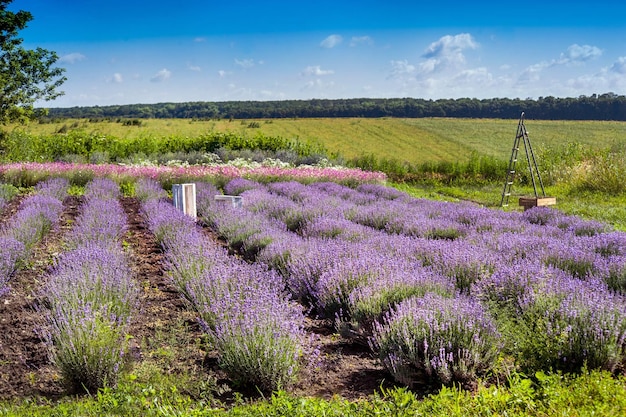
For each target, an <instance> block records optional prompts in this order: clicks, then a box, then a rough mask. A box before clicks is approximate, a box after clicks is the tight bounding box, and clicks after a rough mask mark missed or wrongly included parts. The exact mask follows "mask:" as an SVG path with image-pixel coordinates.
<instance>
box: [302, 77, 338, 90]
mask: <svg viewBox="0 0 626 417" xmlns="http://www.w3.org/2000/svg"><path fill="white" fill-rule="evenodd" d="M334 86H335V83H334V82H332V81H330V82H324V81H322V80H320V79H319V78H317V79H315V80H311V81H308V82H307V83H306V84H305V85H304V86H303V87H302V89H303V90H323V89H327V88H332V87H334Z"/></svg>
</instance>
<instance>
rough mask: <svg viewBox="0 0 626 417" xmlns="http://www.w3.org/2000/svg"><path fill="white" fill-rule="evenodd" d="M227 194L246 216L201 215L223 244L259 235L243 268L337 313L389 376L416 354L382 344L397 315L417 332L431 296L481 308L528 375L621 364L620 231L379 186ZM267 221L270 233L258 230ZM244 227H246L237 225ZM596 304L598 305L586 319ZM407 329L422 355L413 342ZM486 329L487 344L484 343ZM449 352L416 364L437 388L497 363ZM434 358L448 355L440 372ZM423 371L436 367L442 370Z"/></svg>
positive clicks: (215, 209) (233, 212)
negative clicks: (260, 267)
mask: <svg viewBox="0 0 626 417" xmlns="http://www.w3.org/2000/svg"><path fill="white" fill-rule="evenodd" d="M225 192H228V193H240V194H241V195H242V196H243V197H244V201H245V204H244V207H243V209H235V208H231V207H228V206H221V207H220V206H217V205H216V204H215V203H206V207H203V210H202V211H201V212H202V215H203V216H204V217H205V218H214V219H215V220H212V221H211V222H210V223H212V224H214V225H215V226H216V227H217V230H229V229H231V230H234V231H236V232H232V231H231V232H229V233H224V234H223V236H224V237H225V238H227V239H229V238H230V236H235V237H237V238H238V239H239V240H240V241H241V243H238V246H241V247H245V246H246V244H247V242H248V240H249V239H250V238H252V237H254V238H255V239H256V240H259V238H260V237H263V238H264V239H265V240H264V245H263V247H262V248H261V249H260V250H259V251H258V253H257V254H256V255H255V256H254V259H255V260H256V261H257V262H260V263H264V264H266V265H268V266H270V267H271V268H273V269H274V270H276V271H279V272H280V273H281V275H282V277H283V280H284V284H285V286H286V288H288V289H289V290H290V292H291V293H292V295H293V296H294V297H296V298H297V299H299V300H300V301H302V302H303V303H306V304H308V305H309V306H310V307H313V309H314V311H316V312H317V314H319V315H322V316H325V317H328V318H333V317H335V318H337V319H338V323H339V325H340V326H341V327H340V328H341V329H342V330H346V329H347V330H346V332H345V333H347V334H350V335H354V334H357V335H359V336H360V337H366V338H369V340H370V344H371V345H372V346H374V347H377V350H378V352H379V354H380V355H381V360H382V361H383V363H385V364H386V365H388V366H389V367H390V370H391V371H392V373H394V374H396V373H397V372H399V373H398V375H399V374H401V373H402V371H398V370H397V369H396V370H394V369H392V368H393V367H392V364H393V366H396V367H397V366H398V364H399V363H402V364H404V365H403V366H404V367H405V368H407V369H405V371H407V372H408V373H409V374H411V372H413V371H415V366H418V365H415V362H414V359H410V358H402V359H400V358H398V357H395V358H392V356H393V355H396V356H397V355H398V352H406V351H407V349H408V347H407V346H404V347H402V346H401V344H400V345H397V346H396V347H395V348H393V349H391V348H389V349H387V348H385V349H381V348H380V346H382V345H386V344H387V341H385V340H386V339H388V338H390V337H391V336H390V334H391V333H393V331H392V329H393V328H395V327H394V326H395V324H394V323H396V319H395V317H396V316H400V315H402V314H408V313H406V312H405V309H409V310H413V313H411V315H412V317H413V320H415V323H414V324H415V326H417V327H419V326H418V324H417V323H422V322H423V320H422V319H420V317H422V315H423V314H432V311H430V310H432V309H426V310H425V309H424V307H423V306H422V307H417V306H416V303H415V302H414V301H408V300H411V299H414V298H422V297H423V296H424V295H425V294H428V293H433V292H434V293H436V294H439V296H440V297H443V298H444V299H447V300H452V301H451V302H450V303H451V304H450V303H448V302H441V303H440V302H438V303H433V305H442V306H447V307H445V308H447V309H454V305H456V304H455V303H457V302H458V303H468V302H469V303H473V304H479V303H480V304H481V308H482V309H483V310H484V311H483V312H484V313H485V314H483V315H482V316H481V317H483V323H482V325H484V326H485V328H492V326H493V324H494V323H498V325H499V326H501V327H502V328H503V329H507V332H504V333H505V334H504V339H505V341H506V343H504V345H503V348H502V349H503V350H502V353H501V354H510V355H512V356H515V357H516V359H517V360H518V362H519V364H520V365H521V366H523V367H525V368H527V369H528V370H533V369H534V370H536V369H537V368H541V367H542V366H544V365H545V364H548V365H549V366H552V367H553V368H554V369H564V370H576V369H580V368H581V367H582V366H583V364H585V363H586V364H588V366H592V367H595V368H604V369H614V368H615V367H616V366H617V364H618V363H619V362H620V361H621V352H623V349H624V348H625V345H624V323H625V321H626V319H625V317H626V314H625V313H624V305H626V303H625V301H624V297H623V296H622V295H621V294H622V293H624V292H625V290H626V234H624V233H622V232H614V231H610V230H609V229H608V228H607V227H606V226H605V225H602V224H600V223H597V222H592V221H585V220H582V219H580V218H577V217H574V216H566V215H563V214H562V213H559V212H558V211H556V210H553V209H549V208H536V209H533V210H529V211H527V212H524V213H523V214H521V213H505V212H501V211H495V210H489V209H486V208H482V207H478V206H476V205H473V204H469V203H461V204H453V203H442V202H433V201H427V200H420V199H413V198H410V197H408V196H406V195H404V194H402V193H399V192H397V191H395V190H391V189H389V188H386V187H381V186H378V185H362V186H360V187H359V188H357V189H350V188H348V187H344V186H340V185H337V184H331V183H316V184H311V185H302V184H298V183H292V182H289V183H275V184H268V185H261V184H257V183H254V182H251V181H247V180H233V181H231V183H229V184H227V185H226V186H225ZM207 201H208V199H207ZM203 204H204V203H203ZM211 210H212V211H211ZM244 219H245V220H244ZM294 219H295V220H294ZM270 221H271V227H264V226H263V225H268V224H270V223H268V222H270ZM252 224H254V225H255V226H254V228H253V230H251V229H250V228H249V227H248V226H247V225H252ZM270 230H271V231H270ZM249 231H251V232H252V233H248V232H249ZM528 271H535V272H534V275H533V274H530V272H528ZM542 271H548V272H545V273H543V272H542ZM527 273H528V274H530V275H531V276H533V277H535V278H536V281H533V280H530V279H529V275H528V274H527ZM555 276H558V277H559V279H556V278H554V277H555ZM533 283H534V284H533ZM572 288H576V290H575V291H574V290H572ZM485 294H489V296H486V295H485ZM566 294H570V295H569V296H566ZM572 294H575V295H572ZM463 299H464V300H466V301H460V300H463ZM467 300H469V301H467ZM498 300H499V301H498ZM521 300H525V301H524V302H522V301H521ZM601 300H606V303H604V304H603V303H602V302H601ZM594 304H602V306H601V307H597V308H595V310H594V309H593V307H592V306H593V305H594ZM402 306H404V307H402ZM406 306H410V307H406ZM511 306H514V307H515V308H514V307H511ZM487 310H488V311H489V314H487V313H486V311H487ZM429 311H430V312H429ZM539 311H543V312H544V313H545V314H544V315H541V314H539ZM402 312H404V313H402ZM441 317H443V319H444V320H446V323H448V324H446V326H447V327H446V326H444V327H445V328H454V326H452V323H453V321H454V320H458V319H459V318H458V317H457V318H455V316H454V315H451V314H444V315H443V316H441ZM520 317H522V318H523V319H520ZM582 318H584V319H582ZM494 320H495V322H494ZM420 326H421V325H420ZM450 326H452V327H450ZM431 327H432V326H431ZM373 328H376V329H377V331H376V333H372V329H373ZM431 330H433V328H431ZM389 332H391V333H389ZM433 332H434V333H432V334H431V336H432V337H435V338H437V337H442V338H444V339H443V340H440V343H441V345H442V346H443V345H445V338H446V337H455V336H458V334H456V333H458V332H456V333H454V334H449V333H446V332H440V333H437V332H435V331H434V330H433ZM435 333H437V334H435ZM405 334H409V333H405ZM410 334H413V336H411V338H410V339H411V340H413V342H412V343H413V347H414V348H415V349H418V350H419V349H420V348H419V346H420V344H422V342H423V340H424V339H423V338H422V339H419V337H421V336H419V337H418V336H416V334H417V333H410ZM495 334H496V333H493V334H491V335H490V336H487V335H486V333H485V336H484V337H485V338H487V339H486V340H491V339H492V338H493V337H496V336H494V335H495ZM545 335H549V337H545ZM394 337H395V336H394ZM394 337H391V339H393V340H396V341H397V339H394ZM481 337H482V336H481ZM490 338H491V339H490ZM383 339H384V340H383ZM433 340H434V339H433ZM461 340H465V339H463V338H461ZM555 340H556V341H557V342H558V343H557V342H555ZM478 342H480V343H478ZM483 342H484V341H480V340H478V339H477V344H474V345H472V344H470V346H466V347H465V348H467V349H469V350H468V351H467V352H466V354H467V355H470V353H472V352H473V353H474V354H476V355H479V356H480V355H482V354H480V349H479V350H478V351H476V350H475V349H478V347H479V346H482V343H483ZM403 343H404V342H403ZM430 343H431V345H432V343H435V342H433V341H431V342H430ZM468 343H469V342H468ZM409 344H410V343H409ZM519 346H526V348H523V349H519ZM394 349H395V350H394ZM456 349H457V351H456V352H452V351H448V350H444V351H441V352H434V351H432V350H430V352H431V354H432V355H435V353H436V355H439V356H438V358H439V359H437V357H435V356H430V357H428V356H427V355H426V354H424V355H422V356H420V358H421V359H420V360H421V361H422V363H421V365H419V366H418V368H420V369H421V371H420V372H422V373H423V372H427V373H428V372H430V374H436V375H437V376H438V378H439V379H440V380H441V381H448V382H449V381H451V379H454V378H457V380H459V379H463V378H465V379H466V378H468V374H463V373H462V372H461V373H459V372H458V370H457V371H454V372H453V371H451V370H454V369H455V367H460V368H464V367H465V368H467V369H472V372H470V374H471V373H474V374H476V373H479V372H484V371H485V369H486V368H487V367H488V363H489V361H491V360H492V359H493V357H494V356H493V354H491V353H490V354H488V355H487V354H486V355H484V358H485V361H482V360H481V361H480V366H476V367H474V368H471V367H470V368H468V366H469V365H467V363H466V362H463V361H462V362H458V360H457V359H458V358H459V352H460V351H459V350H458V349H460V348H458V347H457V348H456ZM423 351H424V349H423V346H422V348H421V350H420V352H422V353H423ZM466 354H464V355H466ZM467 355H466V356H467ZM418 356H419V355H418ZM470 356H471V355H470ZM442 358H449V360H447V362H445V361H444V362H445V363H443V362H441V361H442V360H443V359H442ZM433 361H434V362H433ZM437 361H440V362H437ZM428 363H430V364H432V363H440V364H439V365H438V367H437V369H438V370H439V371H435V368H433V367H432V366H430V365H427V364H428ZM477 363H478V362H477ZM542 364H544V365H542ZM429 366H430V368H429ZM460 368H459V369H460ZM410 369H413V371H409V370H410ZM428 369H430V371H428ZM443 370H446V371H445V372H444V371H443ZM440 371H441V372H440ZM448 371H449V372H448ZM418 373H419V372H418ZM455 375H456V376H455Z"/></svg>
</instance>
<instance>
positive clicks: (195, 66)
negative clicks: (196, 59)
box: [187, 65, 202, 72]
mask: <svg viewBox="0 0 626 417" xmlns="http://www.w3.org/2000/svg"><path fill="white" fill-rule="evenodd" d="M187 68H189V69H190V70H191V71H196V72H200V71H202V68H200V67H199V66H198V65H189V66H188V67H187Z"/></svg>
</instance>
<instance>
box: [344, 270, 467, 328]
mask: <svg viewBox="0 0 626 417" xmlns="http://www.w3.org/2000/svg"><path fill="white" fill-rule="evenodd" d="M396 262H397V265H396V267H395V268H393V269H390V270H389V271H387V273H385V274H381V275H380V276H379V277H378V278H377V279H375V280H374V281H372V282H371V283H370V284H369V285H364V286H360V287H358V288H356V289H355V290H354V291H352V292H351V293H350V295H349V297H348V314H347V316H348V317H349V318H350V322H351V323H350V325H351V327H352V329H353V330H360V331H364V332H371V328H372V324H373V323H374V321H376V320H382V318H383V316H384V314H385V313H387V312H388V311H389V310H391V309H392V308H394V307H395V306H396V305H397V304H399V303H401V302H402V301H404V300H406V299H409V298H412V297H423V296H424V295H426V294H427V293H435V294H439V295H441V296H442V297H454V296H456V295H457V293H458V291H457V290H456V288H455V285H454V282H453V281H452V280H450V279H449V278H448V277H445V276H443V275H441V274H438V273H436V272H434V271H433V270H432V269H431V268H424V267H422V266H421V265H420V264H419V263H415V262H414V263H411V262H408V261H406V260H405V261H404V262H403V261H401V260H398V261H396Z"/></svg>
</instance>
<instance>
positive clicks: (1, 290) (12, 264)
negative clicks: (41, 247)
mask: <svg viewBox="0 0 626 417" xmlns="http://www.w3.org/2000/svg"><path fill="white" fill-rule="evenodd" d="M23 254H24V244H23V243H22V242H20V241H18V240H16V239H13V238H10V237H0V296H2V295H4V294H6V293H7V292H8V291H9V287H8V282H9V279H10V278H11V276H12V275H13V273H14V272H15V270H16V269H17V266H18V265H17V264H18V261H19V260H20V259H21V257H22V256H23Z"/></svg>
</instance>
